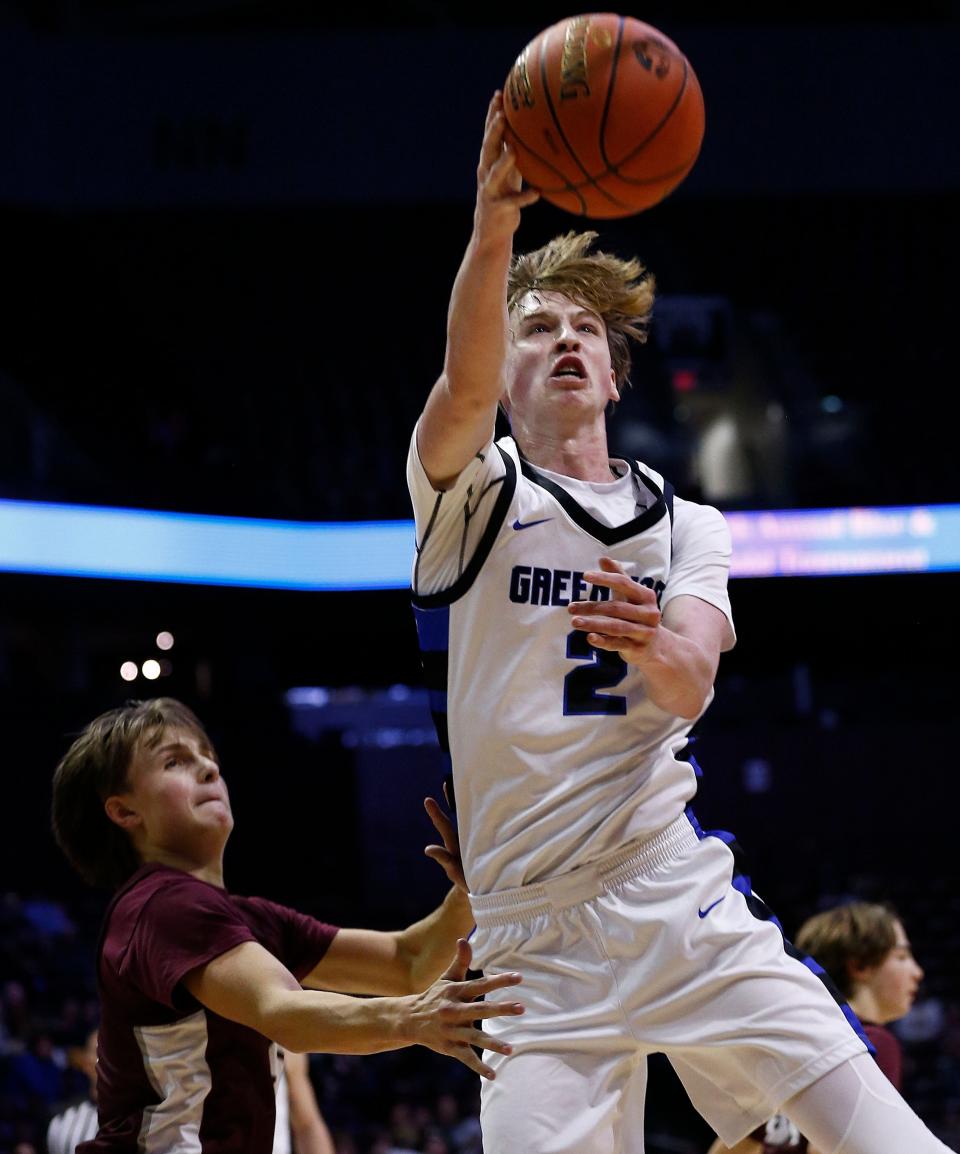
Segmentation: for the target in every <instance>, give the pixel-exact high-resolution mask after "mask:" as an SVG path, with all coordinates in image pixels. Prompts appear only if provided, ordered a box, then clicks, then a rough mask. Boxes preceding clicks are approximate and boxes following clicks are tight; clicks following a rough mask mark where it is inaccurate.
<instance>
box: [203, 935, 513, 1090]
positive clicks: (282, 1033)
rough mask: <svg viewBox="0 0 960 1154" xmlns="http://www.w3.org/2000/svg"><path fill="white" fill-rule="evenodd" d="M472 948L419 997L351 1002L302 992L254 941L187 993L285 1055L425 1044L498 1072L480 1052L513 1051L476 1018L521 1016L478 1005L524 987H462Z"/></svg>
mask: <svg viewBox="0 0 960 1154" xmlns="http://www.w3.org/2000/svg"><path fill="white" fill-rule="evenodd" d="M469 961H470V947H469V945H468V944H467V943H466V942H460V943H459V944H458V950H457V957H456V959H455V961H454V962H453V964H452V965H451V966H450V967H449V969H448V970H447V972H446V974H444V976H443V977H442V978H440V979H439V980H438V981H436V982H434V983H433V985H431V986H430V987H429V988H428V989H426V990H424V991H423V993H421V994H414V995H408V996H406V997H402V998H352V997H349V996H347V995H344V994H334V993H325V992H320V991H316V990H304V989H302V988H301V986H300V985H299V983H298V982H297V980H296V978H295V977H294V976H293V974H291V973H290V971H289V970H288V969H287V968H286V967H285V966H284V965H282V964H281V962H279V961H278V960H277V959H276V958H275V957H274V956H273V955H272V954H271V953H269V951H267V950H265V949H264V948H263V946H261V945H259V944H258V943H256V942H244V943H243V944H242V945H239V946H235V947H234V948H233V949H232V950H228V951H227V952H226V953H225V954H221V955H220V956H219V957H218V958H214V959H213V961H211V962H208V963H207V964H206V965H203V966H199V967H198V968H197V969H195V970H193V971H191V972H190V973H189V974H187V976H186V977H185V978H184V985H185V986H186V987H187V989H188V990H189V991H190V993H191V994H192V995H193V996H194V997H195V998H196V999H197V1001H198V1002H200V1003H201V1004H202V1005H204V1006H206V1007H207V1008H208V1009H210V1010H213V1012H214V1013H216V1014H219V1015H220V1016H221V1017H223V1018H229V1019H230V1020H231V1021H233V1022H240V1023H241V1024H242V1025H244V1026H249V1027H250V1028H251V1029H253V1030H257V1031H258V1032H259V1033H261V1034H263V1035H264V1036H265V1037H267V1038H270V1039H271V1040H273V1041H275V1042H277V1043H279V1044H280V1045H281V1046H282V1047H283V1048H284V1049H285V1050H293V1051H298V1052H303V1051H318V1050H319V1051H324V1052H326V1053H333V1054H374V1053H379V1052H380V1051H383V1050H397V1049H400V1048H402V1047H404V1046H413V1045H421V1046H427V1047H429V1048H430V1049H431V1050H436V1051H437V1052H438V1053H441V1054H448V1055H450V1056H451V1057H454V1058H458V1059H459V1060H460V1061H461V1062H463V1063H464V1064H465V1065H467V1066H469V1067H470V1068H471V1069H472V1070H474V1071H475V1072H476V1073H478V1074H481V1075H482V1076H484V1077H491V1076H492V1073H493V1071H492V1070H491V1069H490V1067H489V1066H487V1065H486V1063H484V1062H482V1061H481V1060H480V1059H479V1058H478V1057H477V1055H476V1054H475V1052H474V1050H473V1049H472V1047H474V1046H480V1047H483V1048H486V1049H492V1050H496V1051H498V1052H499V1053H504V1054H508V1053H509V1052H510V1047H509V1046H505V1045H503V1044H501V1043H500V1042H499V1041H498V1040H497V1039H496V1038H493V1037H491V1036H490V1035H488V1034H486V1033H484V1032H483V1031H482V1030H478V1029H477V1028H476V1027H475V1026H474V1025H473V1022H474V1021H475V1020H476V1019H478V1018H490V1017H499V1016H502V1015H504V1014H515V1013H521V1012H522V1009H521V1008H520V1007H519V1006H518V1004H517V1003H515V1002H509V1001H508V1002H489V1001H486V1002H483V1003H482V1004H478V1003H477V1002H476V1001H475V999H477V998H480V997H483V996H484V995H486V994H488V993H490V992H491V991H493V990H496V989H502V988H504V987H505V986H512V985H515V984H516V983H517V982H519V980H520V978H519V975H518V974H504V975H500V976H499V977H493V978H477V979H474V980H472V981H464V980H463V978H464V977H465V975H466V971H467V967H468V965H469Z"/></svg>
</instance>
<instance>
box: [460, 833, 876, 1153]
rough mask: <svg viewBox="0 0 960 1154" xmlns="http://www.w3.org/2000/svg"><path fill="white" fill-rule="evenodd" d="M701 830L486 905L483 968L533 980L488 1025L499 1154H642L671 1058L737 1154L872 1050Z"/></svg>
mask: <svg viewBox="0 0 960 1154" xmlns="http://www.w3.org/2000/svg"><path fill="white" fill-rule="evenodd" d="M733 873H734V860H733V854H732V852H731V851H730V849H729V848H728V847H727V846H726V845H725V844H724V843H723V842H722V841H721V840H720V839H719V838H716V837H710V836H707V837H704V838H702V839H701V838H700V837H699V836H698V834H697V832H696V831H695V830H694V828H693V826H692V825H691V823H690V821H689V819H688V818H687V817H681V818H679V819H677V821H675V822H674V823H673V824H672V825H670V826H668V827H667V828H666V829H664V830H662V831H661V832H660V833H658V834H656V835H655V836H653V837H651V838H649V839H647V840H644V841H641V842H634V843H631V844H630V845H628V846H625V847H624V848H623V849H622V850H620V851H618V852H616V853H614V854H611V855H610V856H608V857H606V858H604V859H602V860H599V861H596V862H593V863H591V864H589V865H586V866H582V867H580V868H578V869H576V870H573V871H571V872H570V873H568V874H565V875H562V876H560V877H557V878H553V879H550V880H549V881H547V882H544V883H542V884H536V885H529V886H523V887H520V888H518V889H515V890H506V891H501V892H498V893H493V894H487V895H482V896H474V897H473V898H472V899H471V900H472V905H473V912H474V916H475V918H476V923H477V925H476V930H475V932H474V935H473V939H472V944H473V965H474V966H475V967H477V968H479V969H482V970H483V971H484V972H485V973H486V974H497V973H501V972H504V971H507V970H517V971H519V972H520V973H521V974H522V975H523V985H522V986H520V987H515V988H514V989H512V990H509V989H508V990H505V991H498V992H497V993H495V994H493V995H492V997H494V998H496V997H505V998H509V999H510V1000H514V999H519V1000H520V1001H522V1002H523V1003H524V1004H525V1005H526V1013H525V1014H523V1015H522V1016H521V1017H504V1018H491V1019H488V1020H487V1021H486V1022H485V1024H484V1028H485V1029H486V1030H489V1031H490V1032H491V1033H493V1034H496V1035H498V1036H501V1037H503V1038H504V1039H506V1040H507V1041H509V1042H510V1043H511V1044H512V1046H513V1053H512V1054H511V1055H510V1056H507V1057H504V1056H503V1055H499V1054H493V1053H490V1052H488V1053H486V1055H485V1059H486V1061H487V1062H489V1063H490V1065H491V1066H493V1067H494V1068H495V1069H496V1071H497V1077H496V1080H495V1081H493V1082H484V1084H483V1087H482V1097H481V1119H482V1122H483V1130H484V1146H485V1149H487V1150H488V1151H490V1154H613V1152H614V1151H615V1152H617V1154H640V1152H642V1150H643V1096H644V1088H645V1068H646V1056H647V1055H648V1054H650V1053H654V1052H657V1051H661V1052H663V1053H665V1054H666V1055H667V1057H668V1058H669V1060H670V1062H671V1063H672V1065H673V1067H674V1069H675V1070H676V1072H677V1074H678V1075H679V1077H680V1079H681V1081H682V1082H683V1084H684V1086H685V1087H686V1090H687V1093H688V1094H689V1096H690V1099H691V1101H692V1102H693V1105H694V1106H695V1107H696V1109H697V1110H698V1111H699V1112H700V1113H701V1114H702V1115H703V1117H704V1118H705V1119H706V1120H707V1122H708V1123H709V1124H710V1125H711V1126H712V1127H713V1128H714V1130H715V1131H716V1133H717V1134H719V1135H720V1137H721V1138H722V1139H723V1140H724V1142H726V1143H727V1145H728V1146H732V1145H734V1144H735V1143H736V1142H738V1141H740V1140H741V1139H742V1138H744V1137H745V1136H746V1135H747V1134H749V1133H750V1131H752V1130H754V1129H755V1128H756V1127H757V1126H759V1125H760V1124H761V1123H763V1122H765V1121H766V1120H767V1119H768V1118H769V1117H770V1116H771V1115H773V1114H775V1113H776V1112H777V1109H778V1107H780V1106H781V1105H782V1104H783V1103H784V1102H785V1101H787V1099H789V1098H791V1097H793V1095H794V1094H797V1093H798V1092H799V1091H800V1090H802V1089H804V1088H805V1087H806V1086H808V1085H810V1084H811V1083H812V1082H814V1081H816V1080H817V1079H818V1078H820V1077H821V1076H822V1075H824V1074H826V1073H827V1072H828V1071H829V1070H832V1069H833V1068H834V1067H835V1066H838V1065H839V1064H840V1063H841V1062H843V1061H845V1060H846V1059H848V1058H850V1057H852V1056H853V1055H854V1054H859V1053H863V1052H864V1050H865V1049H866V1047H865V1045H864V1043H863V1041H862V1040H861V1039H860V1037H859V1036H858V1035H857V1034H856V1033H855V1031H854V1030H853V1028H852V1027H851V1025H850V1024H849V1023H848V1021H847V1019H846V1018H845V1017H844V1014H843V1011H842V1010H841V1009H840V1007H839V1006H838V1004H837V1003H836V1001H835V1000H834V999H833V997H832V996H831V994H830V993H829V992H828V991H827V989H826V987H825V986H824V985H823V983H822V982H821V981H820V979H819V978H817V977H816V976H815V975H814V974H813V973H812V972H811V971H810V970H809V969H808V968H807V967H806V966H805V965H804V964H803V963H802V962H800V961H798V960H797V959H796V958H794V957H791V956H790V955H789V954H788V953H787V952H786V950H785V948H784V940H783V935H782V934H781V932H780V930H779V928H778V927H777V926H776V925H775V924H774V923H772V922H770V921H764V920H761V919H759V918H757V917H755V916H754V915H753V914H752V913H751V912H750V910H749V908H748V905H747V900H746V898H745V897H744V895H743V894H742V893H741V892H740V891H739V890H738V889H736V888H735V887H734V886H733V885H732V884H731V883H732V880H733Z"/></svg>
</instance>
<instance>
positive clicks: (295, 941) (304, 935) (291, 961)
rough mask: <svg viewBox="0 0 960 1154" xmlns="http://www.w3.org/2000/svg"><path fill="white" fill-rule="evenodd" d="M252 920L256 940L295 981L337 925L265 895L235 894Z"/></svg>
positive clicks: (321, 951) (319, 955) (316, 958)
mask: <svg viewBox="0 0 960 1154" xmlns="http://www.w3.org/2000/svg"><path fill="white" fill-rule="evenodd" d="M236 900H237V901H238V902H240V903H242V905H243V908H244V913H245V915H246V916H247V917H248V918H249V919H250V920H251V921H252V922H253V923H254V924H255V926H256V928H257V938H258V940H259V941H260V942H261V943H262V944H263V945H264V946H265V947H266V948H267V949H268V950H270V952H271V953H272V954H274V955H275V956H276V957H277V958H279V959H280V961H281V962H283V964H284V965H285V966H286V967H287V969H288V970H289V971H290V972H291V973H292V974H293V976H294V977H295V978H296V979H297V981H298V982H300V981H303V979H304V978H305V977H306V976H307V974H309V973H310V971H311V970H312V969H313V967H314V966H315V965H316V964H317V963H318V962H319V961H320V959H321V958H322V957H323V955H324V954H325V953H326V952H327V950H328V949H329V946H330V943H331V942H332V941H333V939H334V938H335V937H336V936H337V932H338V930H339V927H338V926H332V925H328V924H327V923H326V922H321V921H317V919H316V918H312V917H310V916H309V915H308V914H302V913H300V912H299V911H298V910H293V909H290V908H289V906H281V905H278V904H277V903H276V902H271V901H268V900H267V899H266V898H237V899H236Z"/></svg>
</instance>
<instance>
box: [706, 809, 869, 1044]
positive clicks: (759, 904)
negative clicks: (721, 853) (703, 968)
mask: <svg viewBox="0 0 960 1154" xmlns="http://www.w3.org/2000/svg"><path fill="white" fill-rule="evenodd" d="M684 814H685V815H686V818H687V820H688V821H689V822H690V824H691V826H693V830H694V833H696V835H697V837H698V838H699V839H700V840H701V841H703V840H704V838H708V837H715V838H717V839H718V840H719V841H722V842H723V844H724V845H725V846H727V848H728V849H729V850H730V852H731V853H732V854H733V863H734V864H733V877H732V879H731V881H730V884H731V886H732V887H733V888H734V889H735V890H737V892H738V893H741V894H743V897H744V900H745V901H746V904H747V909H748V910H749V911H750V913H751V914H752V915H753V916H754V917H755V918H756V919H757V920H758V921H764V922H772V923H773V924H774V925H775V926H776V927H777V929H778V930H779V931H780V937H781V938H782V939H783V948H784V952H785V953H787V954H789V955H790V957H792V958H796V960H797V961H798V962H800V963H801V964H802V965H804V966H806V967H807V969H808V970H809V971H810V972H811V973H812V974H813V975H814V976H815V977H818V978H819V979H820V981H821V982H823V985H824V989H825V990H826V991H827V993H828V994H830V995H831V997H832V998H833V1000H834V1001H835V1002H836V1003H837V1005H838V1006H839V1007H840V1009H841V1010H842V1012H843V1016H844V1017H845V1018H846V1019H847V1022H848V1023H849V1025H850V1028H851V1029H852V1030H853V1032H854V1033H855V1034H856V1035H857V1037H858V1038H859V1039H860V1041H861V1042H863V1044H864V1045H865V1046H866V1048H867V1051H868V1052H869V1053H870V1054H872V1055H874V1056H876V1053H877V1050H876V1047H875V1046H874V1044H873V1043H872V1042H871V1041H870V1039H869V1038H868V1037H867V1034H866V1031H865V1030H864V1028H863V1026H862V1025H861V1023H860V1019H859V1018H858V1017H857V1015H856V1014H855V1013H854V1012H853V1010H851V1009H850V1006H849V1005H848V1004H847V1002H846V1001H845V999H844V998H843V995H842V994H841V993H840V992H839V990H838V989H837V987H836V986H835V985H834V983H833V980H832V978H831V977H830V975H829V974H828V973H827V971H826V970H825V969H824V968H823V966H821V965H820V963H819V962H818V961H817V960H816V958H813V957H811V956H810V954H802V953H801V952H800V951H799V950H798V949H797V947H796V946H795V945H794V944H793V942H791V941H790V940H789V939H788V938H787V935H786V934H785V933H784V932H783V926H782V925H781V924H780V920H779V918H778V917H777V916H776V915H775V914H774V912H773V910H771V909H770V907H769V906H768V905H767V904H766V903H765V902H764V901H762V900H761V899H760V898H758V897H757V895H756V894H755V893H754V892H753V886H752V884H751V882H750V875H749V874H748V873H746V871H745V870H744V869H742V868H741V863H742V857H743V850H742V849H741V848H740V846H739V845H738V843H737V839H736V836H735V835H734V834H732V833H730V831H729V830H726V829H708V830H705V829H704V828H703V827H702V826H701V824H700V822H699V821H698V820H697V815H696V814H695V813H694V812H693V809H692V808H691V807H690V806H689V805H688V806H687V808H686V809H685V810H684Z"/></svg>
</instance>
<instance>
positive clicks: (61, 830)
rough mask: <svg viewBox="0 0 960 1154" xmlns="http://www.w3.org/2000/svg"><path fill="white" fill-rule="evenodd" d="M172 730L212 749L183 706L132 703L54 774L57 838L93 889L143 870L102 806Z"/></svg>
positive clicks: (102, 722) (81, 742)
mask: <svg viewBox="0 0 960 1154" xmlns="http://www.w3.org/2000/svg"><path fill="white" fill-rule="evenodd" d="M168 727H176V728H179V729H186V730H189V731H191V732H193V733H196V734H197V735H198V736H200V737H201V738H202V739H203V741H204V742H205V743H206V744H207V745H209V744H210V741H209V738H208V737H207V735H206V732H205V730H204V728H203V726H202V725H201V724H200V721H199V720H198V718H197V717H196V715H195V714H194V713H193V711H192V710H191V709H189V708H188V707H187V706H186V705H184V704H183V703H182V702H180V701H177V700H175V699H174V698H172V697H155V698H153V699H151V700H149V701H128V702H126V704H124V705H123V706H121V707H120V708H118V709H111V710H108V711H107V712H106V713H102V714H101V715H100V716H99V717H96V718H94V720H93V721H91V722H90V724H89V725H87V726H86V727H85V728H84V730H83V731H82V732H81V733H80V735H79V736H78V737H77V738H76V740H75V741H74V742H73V744H72V745H71V746H70V748H69V749H68V750H67V752H66V753H65V754H64V756H63V759H62V760H61V762H60V764H59V765H58V766H57V768H56V770H55V772H54V775H53V804H52V807H51V824H52V826H53V836H54V837H55V838H56V840H57V844H58V845H59V846H60V848H61V849H62V850H63V852H64V853H65V854H66V856H67V858H68V859H69V861H70V864H71V865H72V866H73V867H74V869H76V870H77V872H78V873H79V874H80V875H81V876H82V877H83V878H84V879H85V880H86V881H88V882H90V883H91V884H92V885H97V886H106V887H109V888H116V887H117V886H119V885H121V884H122V883H123V882H125V881H126V880H127V878H128V877H130V875H131V874H133V873H135V872H136V870H137V869H139V867H140V865H141V863H140V861H139V859H138V858H137V855H136V853H135V852H134V849H133V844H132V842H131V841H130V838H129V837H128V835H127V834H126V832H125V831H124V830H122V829H121V828H120V827H119V826H118V825H116V824H115V823H114V822H112V821H111V820H110V819H109V818H108V817H107V815H106V812H105V811H104V808H103V803H104V802H105V801H106V799H107V798H108V797H111V796H112V795H113V794H116V793H122V792H123V791H124V790H125V789H126V788H127V773H128V771H129V769H130V763H131V761H132V760H133V756H134V754H135V753H136V751H137V749H138V748H139V747H140V745H141V744H142V745H145V746H146V747H147V748H153V747H155V746H156V744H157V743H158V742H159V741H160V739H161V738H162V737H163V733H164V731H165V730H166V729H167V728H168Z"/></svg>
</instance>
